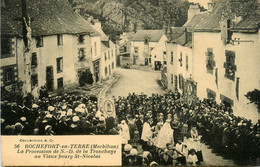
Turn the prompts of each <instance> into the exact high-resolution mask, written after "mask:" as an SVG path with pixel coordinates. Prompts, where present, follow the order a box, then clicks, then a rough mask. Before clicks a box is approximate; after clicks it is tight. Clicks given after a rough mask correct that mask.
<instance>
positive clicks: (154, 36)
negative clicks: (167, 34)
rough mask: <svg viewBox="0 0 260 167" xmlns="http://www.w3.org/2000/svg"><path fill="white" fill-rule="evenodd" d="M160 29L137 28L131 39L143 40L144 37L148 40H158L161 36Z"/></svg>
mask: <svg viewBox="0 0 260 167" xmlns="http://www.w3.org/2000/svg"><path fill="white" fill-rule="evenodd" d="M163 34H164V33H163V31H162V30H138V31H137V32H136V33H135V35H134V36H133V39H132V40H133V41H144V40H145V39H146V38H148V39H149V41H150V42H158V41H159V40H160V39H161V37H162V36H163Z"/></svg>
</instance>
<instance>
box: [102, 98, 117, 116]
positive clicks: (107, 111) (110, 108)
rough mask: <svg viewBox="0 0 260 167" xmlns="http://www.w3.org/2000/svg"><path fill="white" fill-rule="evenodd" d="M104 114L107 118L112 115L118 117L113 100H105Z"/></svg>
mask: <svg viewBox="0 0 260 167" xmlns="http://www.w3.org/2000/svg"><path fill="white" fill-rule="evenodd" d="M104 116H105V118H107V117H110V116H112V117H114V118H115V117H116V112H115V105H114V103H113V102H112V101H111V100H106V101H105V102H104Z"/></svg>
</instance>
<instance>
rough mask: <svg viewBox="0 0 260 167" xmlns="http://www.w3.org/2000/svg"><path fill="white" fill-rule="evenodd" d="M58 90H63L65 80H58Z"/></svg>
mask: <svg viewBox="0 0 260 167" xmlns="http://www.w3.org/2000/svg"><path fill="white" fill-rule="evenodd" d="M57 84H58V89H63V78H58V79H57Z"/></svg>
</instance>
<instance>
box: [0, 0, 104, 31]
mask: <svg viewBox="0 0 260 167" xmlns="http://www.w3.org/2000/svg"><path fill="white" fill-rule="evenodd" d="M1 10H2V12H1V19H2V24H1V33H2V34H7V35H22V22H21V21H14V20H15V19H16V20H17V18H20V19H21V17H22V11H21V0H8V1H6V4H5V7H1ZM27 14H28V16H29V17H31V18H32V19H33V21H32V22H31V29H32V36H42V35H55V34H80V33H82V34H89V35H93V36H96V35H100V34H99V33H98V32H97V31H96V30H94V29H93V28H92V26H91V25H90V23H88V22H87V21H86V20H85V19H84V18H83V17H81V16H80V15H79V14H77V13H75V12H74V11H73V9H72V7H71V5H70V4H69V2H68V1H67V0H55V1H53V0H44V1H40V0H27Z"/></svg>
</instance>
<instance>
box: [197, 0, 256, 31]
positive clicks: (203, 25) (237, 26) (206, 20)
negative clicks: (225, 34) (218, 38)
mask: <svg viewBox="0 0 260 167" xmlns="http://www.w3.org/2000/svg"><path fill="white" fill-rule="evenodd" d="M229 5H230V6H233V8H237V7H234V6H235V5H238V4H237V3H236V4H227V3H226V2H224V1H223V2H219V3H217V4H216V5H215V7H214V10H213V11H212V12H210V13H209V12H207V13H205V14H204V16H203V18H202V19H201V20H200V21H199V22H198V24H197V25H196V26H195V27H194V30H195V31H220V22H221V20H222V19H223V15H224V17H225V18H226V19H227V18H229V19H230V18H231V19H233V18H234V15H237V16H241V15H243V18H242V20H241V21H240V22H232V24H231V28H230V30H231V31H232V30H239V31H244V32H247V31H248V30H251V31H258V29H259V25H260V24H259V23H260V14H259V13H260V12H259V10H260V9H259V8H258V9H257V10H251V11H250V13H247V14H246V15H245V14H244V13H242V11H239V10H238V11H236V13H234V12H233V13H232V14H231V13H228V12H230V9H229V8H231V7H230V6H229Z"/></svg>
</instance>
